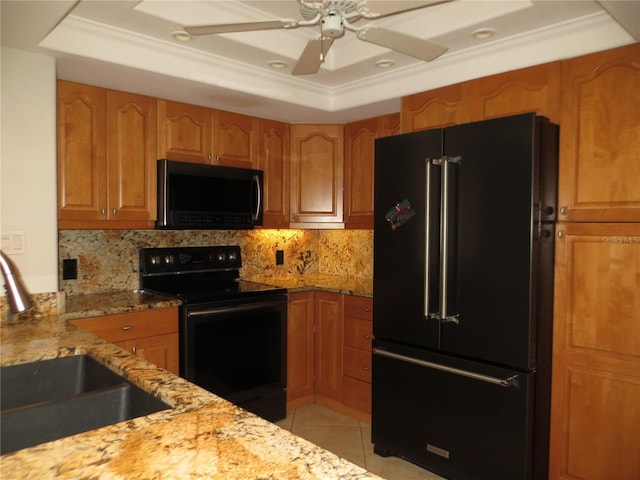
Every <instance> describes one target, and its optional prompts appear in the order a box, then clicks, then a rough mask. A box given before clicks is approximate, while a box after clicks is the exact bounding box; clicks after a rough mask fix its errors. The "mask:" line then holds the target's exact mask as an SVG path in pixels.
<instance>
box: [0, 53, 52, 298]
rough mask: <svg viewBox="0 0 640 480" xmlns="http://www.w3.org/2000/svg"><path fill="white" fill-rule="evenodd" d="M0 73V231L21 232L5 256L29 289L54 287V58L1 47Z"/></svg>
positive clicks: (34, 290) (38, 290)
mask: <svg viewBox="0 0 640 480" xmlns="http://www.w3.org/2000/svg"><path fill="white" fill-rule="evenodd" d="M0 73H1V76H0V80H1V89H0V108H1V110H2V115H1V117H0V122H1V123H0V130H1V148H0V228H1V230H2V233H5V232H7V231H15V230H18V231H24V236H25V252H24V254H16V255H10V258H11V259H12V260H13V262H14V263H15V264H16V266H17V267H18V269H19V270H20V273H21V274H22V278H23V280H24V281H25V283H26V286H27V289H28V290H29V292H31V293H45V292H55V291H57V290H58V274H57V269H58V267H57V265H58V232H57V206H56V205H57V200H56V184H57V182H56V67H55V61H54V59H53V58H51V57H48V56H45V55H39V54H33V53H27V52H23V51H20V50H15V49H11V48H4V47H3V48H2V52H1V56H0ZM0 282H1V280H0ZM1 294H2V295H4V291H2V293H1Z"/></svg>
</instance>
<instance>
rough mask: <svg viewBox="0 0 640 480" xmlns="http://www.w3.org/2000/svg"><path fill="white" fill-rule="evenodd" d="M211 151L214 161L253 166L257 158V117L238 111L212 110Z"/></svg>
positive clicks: (234, 165) (221, 163)
mask: <svg viewBox="0 0 640 480" xmlns="http://www.w3.org/2000/svg"><path fill="white" fill-rule="evenodd" d="M212 115H213V117H212V118H213V137H212V144H213V147H212V151H213V152H214V155H215V159H216V161H215V163H217V164H219V165H226V166H228V167H241V168H255V167H256V164H257V158H258V119H257V118H255V117H250V116H248V115H242V114H239V113H233V112H225V111H222V110H213V111H212Z"/></svg>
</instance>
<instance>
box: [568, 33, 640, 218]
mask: <svg viewBox="0 0 640 480" xmlns="http://www.w3.org/2000/svg"><path fill="white" fill-rule="evenodd" d="M639 106H640V43H635V44H633V45H629V46H626V47H621V48H616V49H613V50H608V51H605V52H600V53H596V54H591V55H586V56H583V57H577V58H573V59H569V60H566V61H563V62H562V117H561V128H560V179H559V196H558V205H559V209H560V211H559V219H560V220H562V221H595V222H599V221H608V222H637V221H640V107H639Z"/></svg>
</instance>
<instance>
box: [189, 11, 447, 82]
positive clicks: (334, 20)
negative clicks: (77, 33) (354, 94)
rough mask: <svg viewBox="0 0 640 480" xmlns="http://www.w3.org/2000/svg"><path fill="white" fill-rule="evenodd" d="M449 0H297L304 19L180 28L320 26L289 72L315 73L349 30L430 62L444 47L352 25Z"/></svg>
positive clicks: (214, 30) (218, 29)
mask: <svg viewBox="0 0 640 480" xmlns="http://www.w3.org/2000/svg"><path fill="white" fill-rule="evenodd" d="M448 1H450V0H406V1H405V0H393V1H373V2H371V3H372V5H371V6H370V5H369V1H368V0H321V1H308V0H298V3H299V4H300V14H301V15H302V17H303V18H304V20H295V19H291V18H286V19H278V20H264V21H257V22H242V23H226V24H224V23H223V24H217V25H197V26H190V27H184V30H185V31H186V32H188V33H190V34H191V35H211V34H216V33H232V32H248V31H254V30H273V29H279V28H285V29H291V28H298V27H312V26H315V25H319V26H320V33H319V34H318V35H316V36H314V37H312V38H311V39H310V40H309V42H308V43H307V46H306V47H305V49H304V50H303V52H302V55H301V56H300V58H299V59H298V62H297V63H296V66H295V67H294V69H293V72H292V73H293V75H309V74H312V73H316V72H317V71H318V69H319V68H320V65H321V64H322V62H324V59H325V57H326V55H327V52H328V51H329V47H331V44H332V43H333V41H334V39H336V38H339V37H342V36H343V35H344V30H345V29H347V30H351V31H352V32H354V33H355V34H356V36H357V38H358V39H360V40H364V41H365V42H369V43H373V44H376V45H379V46H381V47H385V48H389V49H391V50H395V51H398V52H400V53H403V54H405V55H409V56H411V57H415V58H418V59H420V60H424V61H426V62H428V61H431V60H433V59H435V58H437V57H439V56H440V55H442V54H443V53H444V52H446V51H447V47H443V46H441V45H437V44H435V43H432V42H428V41H426V40H423V39H421V38H418V37H414V36H411V35H407V34H404V33H400V32H396V31H393V30H388V29H386V28H380V27H377V26H375V25H364V26H361V27H356V26H354V25H353V22H355V21H357V20H360V19H361V18H365V19H376V18H381V17H386V16H389V15H395V14H397V13H402V12H407V11H410V10H417V9H420V8H425V7H430V6H433V5H436V4H439V3H446V2H448Z"/></svg>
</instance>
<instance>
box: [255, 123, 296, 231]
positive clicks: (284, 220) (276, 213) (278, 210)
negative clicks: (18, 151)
mask: <svg viewBox="0 0 640 480" xmlns="http://www.w3.org/2000/svg"><path fill="white" fill-rule="evenodd" d="M258 131H259V150H258V169H259V170H262V171H263V172H264V195H263V201H264V210H263V212H264V213H263V227H264V228H288V226H289V125H288V124H286V123H282V122H276V121H273V120H266V119H260V122H259V130H258Z"/></svg>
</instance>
